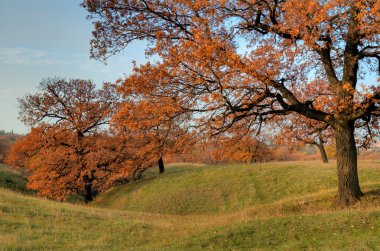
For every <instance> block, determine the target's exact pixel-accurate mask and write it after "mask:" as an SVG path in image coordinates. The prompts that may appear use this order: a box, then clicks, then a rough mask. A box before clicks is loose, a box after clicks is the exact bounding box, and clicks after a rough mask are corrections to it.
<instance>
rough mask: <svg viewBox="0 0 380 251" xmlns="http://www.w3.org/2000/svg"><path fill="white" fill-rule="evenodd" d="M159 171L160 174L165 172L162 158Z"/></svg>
mask: <svg viewBox="0 0 380 251" xmlns="http://www.w3.org/2000/svg"><path fill="white" fill-rule="evenodd" d="M158 169H159V170H160V174H161V173H164V172H165V166H164V160H163V159H162V157H160V158H159V160H158Z"/></svg>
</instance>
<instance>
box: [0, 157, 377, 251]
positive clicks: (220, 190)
mask: <svg viewBox="0 0 380 251" xmlns="http://www.w3.org/2000/svg"><path fill="white" fill-rule="evenodd" d="M335 176H336V173H335V168H334V163H330V164H327V165H324V164H320V163H319V162H286V163H268V164H262V165H254V166H252V165H224V166H204V167H201V168H200V167H199V166H191V165H172V166H170V167H168V168H167V172H166V173H165V174H164V175H161V176H159V175H157V174H155V173H150V174H149V175H148V176H147V178H146V179H145V180H143V181H139V182H136V183H132V184H129V185H127V186H121V187H118V188H115V189H113V190H111V191H109V192H108V193H106V194H104V195H102V196H101V197H99V198H98V200H97V201H96V203H94V204H92V205H91V206H86V205H73V204H68V203H57V202H53V201H49V200H45V199H41V198H36V197H30V196H24V195H21V194H19V193H15V192H12V191H10V190H7V189H0V243H2V248H4V249H66V250H67V249H75V250H81V249H85V250H89V249H91V250H92V249H94V250H104V249H113V250H125V249H143V250H146V249H148V250H152V249H155V250H157V249H160V250H162V249H163V250H165V249H167V250H173V249H174V250H175V249H180V250H182V249H191V250H202V249H217V250H221V249H226V250H231V249H244V250H245V249H277V250H278V249H281V250H295V249H296V250H297V249H309V248H312V249H352V250H358V249H362V250H371V249H377V248H379V247H380V246H379V245H380V179H379V178H380V164H378V163H377V162H376V161H372V162H371V161H364V162H361V163H360V179H361V184H362V187H363V190H364V191H365V192H366V193H367V195H366V196H365V197H364V198H363V199H362V201H361V202H360V203H358V204H357V205H355V206H354V207H353V208H350V209H340V208H335V207H334V206H333V204H332V200H333V198H334V195H335V189H336V188H335V186H336V183H335V182H336V178H335ZM223 177H224V178H223ZM236 183H237V184H236ZM207 186H208V187H209V189H206V188H207ZM179 188H182V189H179ZM173 190H174V191H175V192H173ZM203 192H206V193H207V194H206V195H207V196H206V197H207V200H204V196H205V194H204V193H203ZM221 194H222V195H223V196H221ZM160 196H166V197H168V198H167V199H168V203H158V202H157V200H159V199H160V198H161V197H160ZM140 198H143V199H144V202H143V203H141V202H140V203H137V202H136V201H134V200H136V199H140ZM170 201H172V202H175V203H178V204H180V203H181V204H183V205H186V206H187V207H189V208H190V210H189V209H186V208H185V207H184V206H181V205H178V204H174V205H170ZM198 202H204V204H200V205H199V204H197V205H193V204H196V203H198ZM125 203H126V204H125ZM129 203H130V204H129ZM133 203H135V205H134V207H133V205H132V204H133ZM150 203H152V204H150ZM98 206H102V208H99V207H98ZM130 207H132V208H133V211H132V210H129V209H128V208H130ZM123 208H124V209H128V210H123ZM149 210H151V211H149ZM172 210H177V211H176V213H171V212H172Z"/></svg>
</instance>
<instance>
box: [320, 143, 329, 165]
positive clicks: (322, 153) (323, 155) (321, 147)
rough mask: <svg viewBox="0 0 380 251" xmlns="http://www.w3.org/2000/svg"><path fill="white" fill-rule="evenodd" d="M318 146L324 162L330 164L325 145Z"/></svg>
mask: <svg viewBox="0 0 380 251" xmlns="http://www.w3.org/2000/svg"><path fill="white" fill-rule="evenodd" d="M317 146H318V149H319V152H320V153H321V157H322V162H323V163H328V162H329V159H328V158H327V154H326V151H325V147H324V146H323V143H321V144H318V145H317Z"/></svg>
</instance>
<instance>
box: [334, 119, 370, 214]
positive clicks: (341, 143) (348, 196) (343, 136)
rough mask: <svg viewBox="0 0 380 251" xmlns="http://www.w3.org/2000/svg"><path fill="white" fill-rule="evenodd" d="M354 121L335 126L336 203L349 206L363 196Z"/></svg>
mask: <svg viewBox="0 0 380 251" xmlns="http://www.w3.org/2000/svg"><path fill="white" fill-rule="evenodd" d="M354 130H355V127H354V122H342V123H339V124H338V125H337V126H336V128H335V139H336V157H337V169H338V194H337V204H338V205H340V206H343V207H346V206H349V205H352V204H354V203H355V202H357V201H358V200H360V198H361V197H362V196H363V193H362V191H361V190H360V186H359V178H358V170H357V163H358V162H357V151H356V144H355V137H354Z"/></svg>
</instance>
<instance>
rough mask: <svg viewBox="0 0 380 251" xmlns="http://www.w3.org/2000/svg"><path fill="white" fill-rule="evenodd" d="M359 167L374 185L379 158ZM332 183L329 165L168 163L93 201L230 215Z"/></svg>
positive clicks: (323, 190) (317, 194)
mask: <svg viewBox="0 0 380 251" xmlns="http://www.w3.org/2000/svg"><path fill="white" fill-rule="evenodd" d="M359 170H360V172H359V176H360V180H361V185H362V187H363V188H364V190H365V191H367V190H368V189H372V188H375V187H378V188H379V187H380V179H379V178H380V162H377V163H376V162H375V161H372V162H361V163H360V165H359ZM336 187H337V180H336V170H335V163H330V164H327V165H326V164H322V163H319V162H282V163H281V162H278V163H270V164H260V165H222V166H203V167H202V166H171V167H169V168H167V172H166V173H165V174H164V175H162V176H159V175H157V174H150V175H149V176H148V177H147V178H146V179H145V180H143V181H139V182H136V183H132V184H128V185H125V186H121V187H117V188H115V189H113V190H111V191H109V192H107V193H105V194H103V195H101V196H99V197H98V198H97V199H96V201H95V203H94V205H96V206H100V207H108V208H114V209H122V210H130V211H139V212H149V213H162V214H180V215H187V214H213V213H230V212H236V211H240V210H242V209H246V208H249V207H255V206H259V205H268V204H271V203H275V202H281V201H293V202H294V201H296V202H297V201H303V200H305V199H306V197H311V199H313V198H315V199H320V198H321V196H322V197H323V196H328V197H332V196H334V194H335V190H336ZM323 206H324V207H325V205H323ZM329 206H331V203H329Z"/></svg>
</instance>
